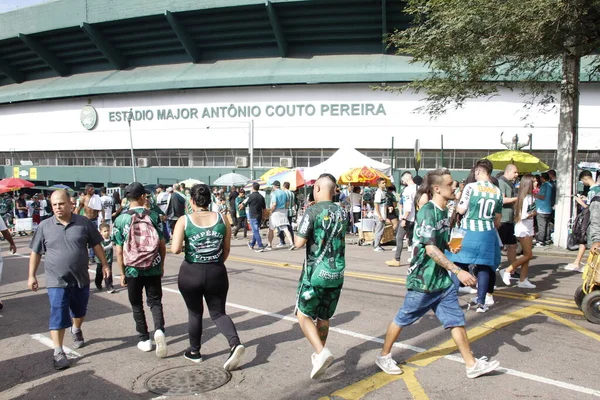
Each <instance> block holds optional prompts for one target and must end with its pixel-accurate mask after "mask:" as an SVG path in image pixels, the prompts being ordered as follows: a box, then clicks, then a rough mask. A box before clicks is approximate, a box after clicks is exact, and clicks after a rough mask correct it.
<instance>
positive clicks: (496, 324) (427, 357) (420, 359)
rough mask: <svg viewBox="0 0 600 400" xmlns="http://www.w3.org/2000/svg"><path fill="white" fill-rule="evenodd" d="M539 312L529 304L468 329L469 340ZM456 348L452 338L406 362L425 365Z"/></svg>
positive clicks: (471, 341) (471, 340)
mask: <svg viewBox="0 0 600 400" xmlns="http://www.w3.org/2000/svg"><path fill="white" fill-rule="evenodd" d="M538 312H540V310H539V308H537V307H535V306H529V307H525V308H522V309H520V310H517V311H513V312H511V313H510V314H506V315H503V316H501V317H498V318H495V319H493V320H491V321H488V322H486V323H484V324H483V325H481V326H477V327H475V328H472V329H469V330H468V331H467V336H468V337H469V342H470V343H473V342H474V341H476V340H478V339H481V338H482V337H484V336H487V335H489V334H490V333H493V332H495V331H497V330H498V329H500V328H503V327H505V326H507V325H510V324H512V323H514V322H517V321H519V320H522V319H524V318H527V317H530V316H532V315H534V314H537V313H538ZM456 350H457V347H456V343H454V340H452V339H450V340H448V341H446V342H444V343H442V344H440V345H439V346H436V347H433V348H431V349H429V350H427V351H425V352H423V353H420V354H416V355H414V356H412V357H411V358H409V359H408V360H406V362H407V363H411V364H415V365H418V366H420V367H425V366H427V365H429V364H431V363H432V362H434V361H436V360H439V359H440V358H442V357H444V356H447V355H448V354H450V353H453V352H455V351H456Z"/></svg>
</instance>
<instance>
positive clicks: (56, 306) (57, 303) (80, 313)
mask: <svg viewBox="0 0 600 400" xmlns="http://www.w3.org/2000/svg"><path fill="white" fill-rule="evenodd" d="M48 298H49V299H50V324H49V325H50V326H49V329H50V330H51V331H57V330H60V329H66V328H68V327H70V326H71V325H72V321H71V318H83V317H85V314H86V312H87V305H88V299H89V298H90V285H87V286H84V287H82V288H79V287H77V286H74V287H66V288H53V287H50V288H48Z"/></svg>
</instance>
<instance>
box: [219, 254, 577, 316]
mask: <svg viewBox="0 0 600 400" xmlns="http://www.w3.org/2000/svg"><path fill="white" fill-rule="evenodd" d="M229 260H231V261H236V262H241V263H247V264H254V265H262V266H267V267H277V268H285V269H294V270H298V271H300V270H301V269H302V266H301V265H297V264H289V263H286V262H277V261H265V260H260V259H256V258H246V257H235V256H234V257H229ZM345 276H348V277H352V278H358V279H364V280H369V281H377V282H386V283H396V284H401V285H405V284H406V279H405V278H400V277H397V276H390V275H379V274H369V273H364V272H354V271H346V272H345ZM494 296H498V297H503V298H507V299H514V300H523V301H531V302H534V303H543V304H549V305H556V306H561V307H573V308H574V309H577V305H576V304H575V302H574V301H571V300H566V299H557V298H544V299H542V298H540V297H541V295H540V294H539V293H523V294H521V293H514V292H508V291H497V292H495V293H494ZM560 312H568V313H571V314H573V313H575V314H580V313H579V312H577V310H570V311H560Z"/></svg>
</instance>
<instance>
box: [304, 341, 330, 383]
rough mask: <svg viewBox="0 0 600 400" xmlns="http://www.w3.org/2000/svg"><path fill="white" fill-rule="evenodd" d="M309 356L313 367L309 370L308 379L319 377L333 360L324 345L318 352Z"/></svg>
mask: <svg viewBox="0 0 600 400" xmlns="http://www.w3.org/2000/svg"><path fill="white" fill-rule="evenodd" d="M311 358H312V362H313V369H312V371H311V372H310V379H319V378H320V377H321V376H323V374H324V373H325V371H326V370H327V368H329V366H330V365H331V363H332V362H333V354H331V351H329V349H328V348H327V347H325V348H324V349H323V350H322V351H321V352H320V353H319V354H317V355H316V356H314V357H311Z"/></svg>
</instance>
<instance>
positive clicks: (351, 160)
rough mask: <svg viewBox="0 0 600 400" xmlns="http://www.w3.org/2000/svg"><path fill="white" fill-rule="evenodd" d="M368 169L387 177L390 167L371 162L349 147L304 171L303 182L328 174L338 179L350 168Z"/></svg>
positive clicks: (374, 161)
mask: <svg viewBox="0 0 600 400" xmlns="http://www.w3.org/2000/svg"><path fill="white" fill-rule="evenodd" d="M362 167H369V168H373V169H376V170H378V171H380V172H383V173H384V174H385V175H387V176H389V175H390V174H391V172H392V167H391V166H390V165H388V164H384V163H382V162H379V161H376V160H373V159H372V158H370V157H367V156H366V155H364V154H363V153H361V152H360V151H358V150H356V149H353V148H351V147H342V148H340V149H339V150H338V151H336V152H335V153H334V154H333V155H332V156H331V157H329V159H327V160H326V161H324V162H322V163H321V164H319V165H315V166H314V167H310V168H305V169H304V180H305V181H306V182H314V181H316V180H317V178H318V177H319V175H321V174H324V173H329V174H331V175H333V176H334V177H335V179H338V178H339V177H340V176H341V175H342V174H343V173H344V172H347V171H348V170H350V169H352V168H362Z"/></svg>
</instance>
